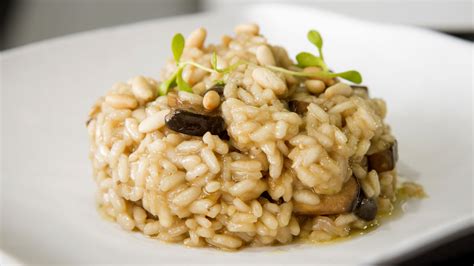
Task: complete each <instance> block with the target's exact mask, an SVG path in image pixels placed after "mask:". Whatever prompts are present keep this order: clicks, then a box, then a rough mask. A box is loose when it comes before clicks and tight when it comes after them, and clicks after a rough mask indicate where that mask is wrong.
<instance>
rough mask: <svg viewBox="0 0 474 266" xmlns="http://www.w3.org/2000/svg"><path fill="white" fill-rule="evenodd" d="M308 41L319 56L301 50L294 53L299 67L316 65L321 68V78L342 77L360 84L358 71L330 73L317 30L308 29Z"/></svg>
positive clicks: (321, 40)
mask: <svg viewBox="0 0 474 266" xmlns="http://www.w3.org/2000/svg"><path fill="white" fill-rule="evenodd" d="M307 38H308V41H309V42H310V43H312V44H313V45H314V46H316V48H317V49H318V53H319V56H316V55H313V54H312V53H309V52H301V53H299V54H297V55H296V62H298V66H300V67H311V66H316V67H320V68H321V70H322V71H321V72H320V73H319V74H320V77H322V78H335V77H339V78H343V79H345V80H348V81H352V82H354V83H357V84H360V83H361V82H362V76H361V75H360V73H359V72H358V71H355V70H349V71H345V72H341V73H332V72H330V71H329V68H328V66H327V64H326V62H325V61H324V55H323V38H322V37H321V34H320V33H319V32H318V31H317V30H310V31H309V32H308V35H307Z"/></svg>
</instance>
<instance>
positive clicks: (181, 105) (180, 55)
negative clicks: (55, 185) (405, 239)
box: [87, 24, 397, 250]
mask: <svg viewBox="0 0 474 266" xmlns="http://www.w3.org/2000/svg"><path fill="white" fill-rule="evenodd" d="M307 38H308V40H309V41H310V42H311V43H312V44H314V46H315V48H314V51H313V52H301V53H299V54H298V55H297V56H296V61H293V60H291V59H290V58H289V56H288V54H287V52H286V50H285V49H284V48H282V47H280V46H276V45H271V44H269V43H268V42H267V40H266V39H265V38H264V37H263V36H262V35H260V30H259V27H258V25H255V24H244V25H239V26H237V27H236V28H235V35H233V36H228V35H224V36H222V39H221V42H220V43H219V44H208V45H205V39H206V30H205V29H203V28H199V29H197V30H195V31H194V32H192V33H191V34H190V35H189V36H188V37H187V38H184V37H183V35H181V34H176V35H175V36H174V38H172V42H171V52H170V55H171V54H172V55H173V59H170V60H169V61H168V62H167V64H166V65H165V67H164V68H163V70H162V73H161V76H160V79H159V80H161V81H156V80H154V79H153V78H150V77H143V76H138V77H135V78H133V79H131V80H129V81H128V82H126V83H117V84H115V85H114V86H113V87H112V88H111V89H110V90H109V92H108V93H107V94H106V95H105V97H102V98H100V99H99V100H98V101H97V103H96V104H95V105H94V106H93V108H92V110H91V112H90V114H89V120H88V122H87V129H88V132H89V136H90V142H91V146H90V158H91V160H92V166H93V172H94V179H95V181H96V182H97V185H98V194H97V201H98V204H99V206H100V210H101V211H102V212H103V213H105V214H106V215H107V216H109V217H110V218H111V219H112V220H114V221H116V222H117V223H118V224H119V225H120V226H121V227H122V228H123V229H125V230H129V231H140V232H142V233H143V234H145V235H147V236H150V237H152V238H157V239H161V240H164V241H169V242H182V243H184V244H185V245H187V246H192V247H202V246H212V247H217V248H222V249H231V250H232V249H239V248H243V247H246V246H266V245H275V244H288V243H291V242H292V241H295V240H297V239H302V238H304V239H310V240H313V241H328V240H331V239H334V238H340V237H345V236H348V235H349V234H350V232H351V231H354V230H361V229H365V228H367V227H370V226H371V225H372V224H374V223H376V221H377V217H378V214H382V213H388V212H390V211H391V210H392V208H393V203H394V200H395V188H396V181H397V174H396V172H395V163H396V161H397V142H396V140H395V138H394V137H393V136H392V134H391V133H390V128H389V126H388V125H386V124H385V123H384V121H383V120H384V117H385V115H386V112H387V110H386V106H385V103H384V101H383V100H381V99H373V98H370V97H369V90H368V88H367V87H366V86H361V85H354V84H359V83H361V82H362V77H361V75H360V74H359V73H358V72H357V71H354V70H351V71H345V72H335V71H332V70H329V68H328V66H327V65H326V61H325V57H324V56H323V53H322V46H323V41H322V38H321V35H320V34H319V32H317V31H315V30H311V31H310V32H309V33H308V36H307Z"/></svg>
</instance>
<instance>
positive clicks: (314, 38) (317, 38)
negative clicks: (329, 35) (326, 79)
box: [307, 30, 324, 61]
mask: <svg viewBox="0 0 474 266" xmlns="http://www.w3.org/2000/svg"><path fill="white" fill-rule="evenodd" d="M307 37H308V41H310V42H311V43H312V44H314V45H315V46H316V47H317V48H318V52H319V56H320V57H321V59H322V60H323V61H324V56H323V38H322V37H321V34H319V32H318V31H317V30H310V31H309V32H308V36H307Z"/></svg>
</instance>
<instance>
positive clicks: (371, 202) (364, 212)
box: [354, 198, 378, 222]
mask: <svg viewBox="0 0 474 266" xmlns="http://www.w3.org/2000/svg"><path fill="white" fill-rule="evenodd" d="M377 211H378V206H377V201H376V200H375V199H373V198H363V199H362V200H360V201H359V202H358V204H357V206H356V207H355V209H354V214H355V215H356V216H357V217H359V218H361V219H362V220H364V221H367V222H368V221H372V220H373V219H375V216H377Z"/></svg>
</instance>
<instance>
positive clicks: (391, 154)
mask: <svg viewBox="0 0 474 266" xmlns="http://www.w3.org/2000/svg"><path fill="white" fill-rule="evenodd" d="M367 159H368V161H369V169H374V170H375V171H377V172H378V173H382V172H385V171H390V170H393V168H395V164H396V163H397V161H398V144H397V141H396V140H395V142H393V143H392V144H391V145H390V147H388V149H386V150H383V151H380V152H377V153H374V154H371V155H369V156H367Z"/></svg>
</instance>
